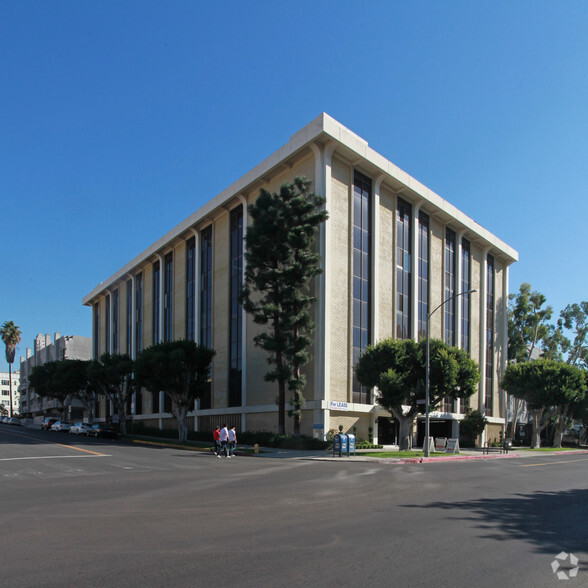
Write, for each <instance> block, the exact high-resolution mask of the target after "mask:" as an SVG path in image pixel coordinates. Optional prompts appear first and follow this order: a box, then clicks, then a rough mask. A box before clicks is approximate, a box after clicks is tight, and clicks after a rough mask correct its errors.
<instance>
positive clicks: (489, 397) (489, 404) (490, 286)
mask: <svg viewBox="0 0 588 588" xmlns="http://www.w3.org/2000/svg"><path fill="white" fill-rule="evenodd" d="M485 368H486V369H485V376H486V398H485V403H484V406H485V408H486V411H487V413H488V414H489V415H492V412H493V409H494V407H493V398H494V395H493V393H492V392H493V387H492V383H493V379H494V377H493V376H494V257H492V255H488V257H487V263H486V366H485Z"/></svg>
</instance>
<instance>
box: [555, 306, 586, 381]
mask: <svg viewBox="0 0 588 588" xmlns="http://www.w3.org/2000/svg"><path fill="white" fill-rule="evenodd" d="M568 335H569V336H568ZM545 356H546V357H548V358H549V359H555V360H560V361H565V362H566V363H569V364H570V365H575V366H578V367H580V368H583V369H588V302H586V301H584V302H580V304H569V305H568V306H566V307H565V308H564V310H562V311H561V313H560V315H559V319H558V320H557V325H552V326H551V327H550V329H549V336H548V337H547V338H546V345H545Z"/></svg>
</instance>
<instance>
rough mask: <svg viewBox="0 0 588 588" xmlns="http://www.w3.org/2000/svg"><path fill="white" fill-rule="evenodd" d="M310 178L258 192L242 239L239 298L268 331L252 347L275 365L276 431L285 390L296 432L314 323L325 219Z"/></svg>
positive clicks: (270, 377) (270, 376) (269, 376)
mask: <svg viewBox="0 0 588 588" xmlns="http://www.w3.org/2000/svg"><path fill="white" fill-rule="evenodd" d="M310 185H311V182H310V180H307V179H306V178H302V177H298V178H296V179H295V180H294V182H293V183H291V184H290V183H288V184H284V185H283V186H282V187H281V189H280V193H279V194H276V193H273V194H272V193H270V192H268V191H266V190H263V189H262V190H260V194H259V197H258V198H257V200H256V202H255V203H254V204H251V205H250V206H249V209H248V210H249V214H250V215H251V218H252V224H251V225H250V226H249V227H248V228H247V233H246V237H245V247H246V250H245V259H246V270H245V283H244V286H243V289H242V296H241V300H242V303H243V308H244V309H245V311H246V312H247V313H249V314H251V315H252V317H253V321H254V322H255V323H257V324H259V325H263V326H266V327H267V328H266V329H265V330H263V331H262V332H260V333H259V334H257V335H256V336H255V337H254V338H253V340H254V342H255V344H256V345H257V346H258V347H260V348H261V349H263V350H264V351H266V352H267V353H268V363H269V364H270V365H272V366H273V369H271V370H270V371H269V372H267V373H266V374H265V380H266V381H268V382H277V384H278V425H279V426H278V428H279V432H280V434H284V433H285V432H286V418H285V413H286V386H287V387H288V389H289V390H290V392H291V393H292V399H291V406H292V409H291V410H290V411H289V414H290V416H293V417H294V434H295V435H299V434H300V421H301V414H302V408H303V406H304V395H303V390H304V386H305V383H306V382H305V378H304V374H303V373H302V371H301V368H302V367H303V366H304V365H305V364H306V363H307V362H308V361H309V360H310V353H309V351H308V348H309V346H310V344H311V343H312V338H311V334H312V332H313V330H314V328H315V324H314V322H313V320H312V317H311V314H310V308H311V305H312V302H313V301H314V300H315V298H314V297H313V296H312V292H311V280H312V279H313V278H314V277H316V276H317V275H318V274H320V273H321V271H322V270H321V268H320V256H319V255H318V254H317V253H316V251H315V247H314V240H315V236H316V233H317V231H318V227H319V226H320V224H321V223H322V222H324V221H325V220H326V219H327V217H328V215H327V212H326V211H325V210H321V209H320V207H321V206H322V205H323V204H324V199H323V198H322V197H321V196H318V195H316V194H314V193H313V192H311V191H310Z"/></svg>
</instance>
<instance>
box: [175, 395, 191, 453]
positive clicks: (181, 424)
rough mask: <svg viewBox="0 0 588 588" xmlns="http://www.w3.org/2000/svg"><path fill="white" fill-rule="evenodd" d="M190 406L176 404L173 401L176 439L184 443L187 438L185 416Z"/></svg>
mask: <svg viewBox="0 0 588 588" xmlns="http://www.w3.org/2000/svg"><path fill="white" fill-rule="evenodd" d="M189 409H190V407H189V406H188V405H185V404H182V405H178V404H176V403H175V402H174V408H173V410H174V413H175V415H176V420H177V421H178V441H180V442H181V443H185V442H186V441H187V440H188V427H187V425H186V416H187V415H188V411H189Z"/></svg>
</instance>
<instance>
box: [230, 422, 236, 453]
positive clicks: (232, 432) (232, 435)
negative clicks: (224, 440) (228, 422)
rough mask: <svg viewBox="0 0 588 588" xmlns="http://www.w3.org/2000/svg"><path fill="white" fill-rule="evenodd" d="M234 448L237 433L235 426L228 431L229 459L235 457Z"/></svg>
mask: <svg viewBox="0 0 588 588" xmlns="http://www.w3.org/2000/svg"><path fill="white" fill-rule="evenodd" d="M235 447H237V433H236V432H235V425H233V426H232V427H231V428H230V429H229V457H235Z"/></svg>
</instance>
